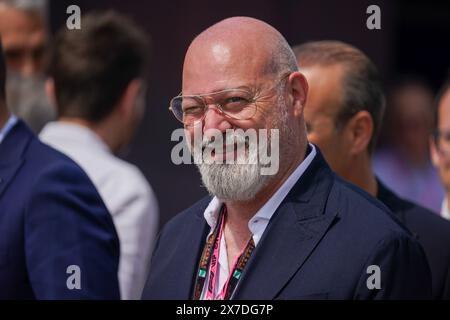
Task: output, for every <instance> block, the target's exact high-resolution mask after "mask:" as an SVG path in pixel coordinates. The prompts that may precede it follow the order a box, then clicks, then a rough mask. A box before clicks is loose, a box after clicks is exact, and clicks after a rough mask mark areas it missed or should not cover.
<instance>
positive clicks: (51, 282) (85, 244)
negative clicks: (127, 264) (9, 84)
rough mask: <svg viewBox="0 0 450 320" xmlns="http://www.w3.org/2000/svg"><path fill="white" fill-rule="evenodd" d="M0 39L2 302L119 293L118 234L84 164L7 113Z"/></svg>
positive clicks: (103, 296)
mask: <svg viewBox="0 0 450 320" xmlns="http://www.w3.org/2000/svg"><path fill="white" fill-rule="evenodd" d="M5 79H6V67H5V61H4V59H3V54H2V50H1V38H0V300H4V299H13V300H16V299H26V300H30V299H52V300H53V299H108V300H109V299H119V297H120V292H119V282H118V277H117V272H118V268H119V239H118V238H117V233H116V230H115V228H114V224H113V221H112V219H111V216H110V214H109V212H108V210H107V209H106V207H105V204H104V203H103V201H102V199H101V198H100V195H99V194H98V192H97V190H96V189H95V187H94V185H93V184H92V182H91V181H90V180H89V178H88V177H87V175H86V174H85V173H84V172H83V170H81V168H80V167H79V166H78V165H77V164H76V163H75V162H74V161H72V160H71V159H69V158H68V157H66V156H65V155H63V154H61V153H60V152H58V151H56V150H54V149H52V148H50V147H48V146H46V145H45V144H43V143H41V142H40V141H39V140H38V139H37V137H36V136H35V135H34V134H33V133H32V132H31V131H30V129H29V128H28V127H27V125H26V124H25V123H24V122H23V121H22V120H20V119H18V118H17V117H16V116H15V115H14V114H12V113H11V112H9V110H8V108H7V105H6V101H5V97H6V94H5Z"/></svg>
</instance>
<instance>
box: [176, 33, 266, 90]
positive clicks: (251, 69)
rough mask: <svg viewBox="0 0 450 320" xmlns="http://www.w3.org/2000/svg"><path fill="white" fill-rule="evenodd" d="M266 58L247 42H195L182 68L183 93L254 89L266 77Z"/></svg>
mask: <svg viewBox="0 0 450 320" xmlns="http://www.w3.org/2000/svg"><path fill="white" fill-rule="evenodd" d="M266 63H267V55H266V54H264V50H258V47H257V46H251V45H249V44H246V43H230V42H228V43H226V42H223V41H212V42H206V41H203V42H201V43H193V45H191V47H190V48H189V50H188V52H187V54H186V58H185V61H184V66H183V84H182V92H183V94H208V93H211V92H216V91H221V90H227V89H233V88H238V87H243V86H254V85H256V84H257V83H258V81H260V80H261V79H262V78H263V77H264V76H265V74H264V66H265V64H266Z"/></svg>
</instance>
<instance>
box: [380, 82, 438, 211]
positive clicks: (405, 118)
mask: <svg viewBox="0 0 450 320" xmlns="http://www.w3.org/2000/svg"><path fill="white" fill-rule="evenodd" d="M386 107H387V109H386V132H385V139H384V140H385V141H384V145H383V146H382V147H381V148H380V149H379V150H377V152H376V153H375V156H374V169H375V172H376V173H377V176H378V177H379V178H380V180H381V181H382V182H384V183H385V184H386V185H388V186H389V187H391V188H392V190H393V191H395V192H396V193H398V195H399V196H401V197H404V198H405V199H408V200H411V201H415V202H417V203H418V204H421V205H423V206H424V207H427V208H428V209H430V210H432V211H434V212H439V210H440V206H441V201H442V197H443V194H444V190H443V188H442V186H441V183H440V181H439V175H438V173H437V170H436V169H435V168H434V167H433V164H432V163H431V159H430V153H429V137H430V133H431V131H432V126H433V92H432V90H431V89H430V88H429V87H428V85H426V84H425V83H424V82H423V81H420V80H418V79H414V78H411V77H408V78H405V79H403V80H401V81H399V82H398V83H397V84H396V85H394V87H393V89H392V90H391V94H390V95H389V97H388V100H387V105H386Z"/></svg>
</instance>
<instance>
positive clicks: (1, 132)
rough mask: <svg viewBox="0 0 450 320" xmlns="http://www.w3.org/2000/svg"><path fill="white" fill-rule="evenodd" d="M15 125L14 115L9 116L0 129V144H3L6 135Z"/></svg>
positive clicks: (15, 118)
mask: <svg viewBox="0 0 450 320" xmlns="http://www.w3.org/2000/svg"><path fill="white" fill-rule="evenodd" d="M16 123H17V117H16V116H15V115H11V116H10V117H9V119H8V121H7V122H6V124H5V125H4V126H3V128H1V129H0V144H1V143H2V142H3V140H4V139H5V137H6V135H7V134H8V133H9V132H10V131H11V129H12V128H13V127H14V126H15V124H16Z"/></svg>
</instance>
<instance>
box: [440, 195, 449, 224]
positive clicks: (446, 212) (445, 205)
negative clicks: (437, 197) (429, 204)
mask: <svg viewBox="0 0 450 320" xmlns="http://www.w3.org/2000/svg"><path fill="white" fill-rule="evenodd" d="M441 216H442V217H443V218H444V219H447V220H450V210H448V200H447V197H445V198H444V201H442V207H441Z"/></svg>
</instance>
